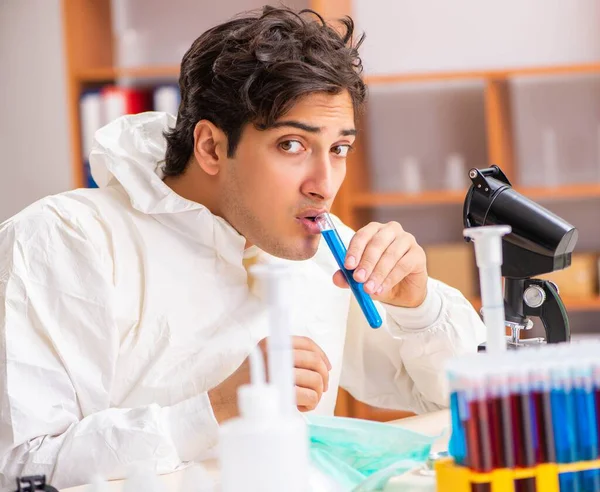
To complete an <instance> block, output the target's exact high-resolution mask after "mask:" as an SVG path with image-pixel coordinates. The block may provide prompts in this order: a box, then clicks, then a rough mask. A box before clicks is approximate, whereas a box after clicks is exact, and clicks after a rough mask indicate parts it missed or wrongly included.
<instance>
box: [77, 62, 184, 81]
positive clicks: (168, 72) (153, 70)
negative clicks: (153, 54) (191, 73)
mask: <svg viewBox="0 0 600 492" xmlns="http://www.w3.org/2000/svg"><path fill="white" fill-rule="evenodd" d="M119 77H134V78H139V79H144V78H177V77H179V66H175V65H165V66H155V67H153V66H148V67H136V68H111V67H106V68H95V69H88V70H84V71H82V72H80V73H79V74H78V75H77V79H78V80H79V81H80V82H102V81H107V80H114V79H116V78H119Z"/></svg>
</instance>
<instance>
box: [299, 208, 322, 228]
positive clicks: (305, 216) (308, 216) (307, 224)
mask: <svg viewBox="0 0 600 492" xmlns="http://www.w3.org/2000/svg"><path fill="white" fill-rule="evenodd" d="M324 212H326V210H325V209H307V210H304V211H303V212H302V213H301V214H299V215H298V216H297V217H296V220H297V221H298V222H300V224H301V225H302V227H304V229H305V230H306V231H307V232H308V233H309V234H320V233H321V229H320V228H319V226H318V224H317V223H316V222H315V217H316V216H317V215H320V214H322V213H324Z"/></svg>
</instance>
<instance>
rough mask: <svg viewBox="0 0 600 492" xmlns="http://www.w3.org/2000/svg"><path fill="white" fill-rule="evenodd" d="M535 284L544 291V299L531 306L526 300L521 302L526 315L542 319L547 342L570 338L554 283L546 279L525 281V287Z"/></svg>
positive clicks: (562, 307)
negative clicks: (538, 303)
mask: <svg viewBox="0 0 600 492" xmlns="http://www.w3.org/2000/svg"><path fill="white" fill-rule="evenodd" d="M531 286H537V287H538V288H541V289H542V290H543V291H544V293H545V300H544V301H543V302H542V303H541V305H540V306H537V307H531V306H529V305H528V304H527V302H524V303H523V312H524V314H525V315H526V316H537V317H538V318H540V320H541V321H542V324H543V325H544V329H545V331H546V341H547V342H548V343H559V342H568V341H570V340H571V329H570V327H569V319H568V318H567V311H566V309H565V305H564V304H563V302H562V300H561V298H560V296H559V295H558V290H557V289H556V287H555V285H554V284H553V283H552V282H550V281H548V280H540V279H528V280H526V281H525V289H526V290H527V288H528V287H531Z"/></svg>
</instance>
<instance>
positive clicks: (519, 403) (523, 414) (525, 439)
mask: <svg viewBox="0 0 600 492" xmlns="http://www.w3.org/2000/svg"><path fill="white" fill-rule="evenodd" d="M510 407H511V418H512V430H513V439H514V448H513V449H514V452H515V458H516V460H515V461H516V463H515V464H516V466H517V467H519V468H521V467H522V468H525V467H528V466H531V465H532V464H533V462H534V461H535V460H534V456H533V444H532V442H531V429H530V425H531V419H530V414H529V400H528V396H527V395H519V394H511V395H510ZM515 492H535V479H534V478H526V479H522V480H516V481H515Z"/></svg>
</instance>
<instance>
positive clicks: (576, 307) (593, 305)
mask: <svg viewBox="0 0 600 492" xmlns="http://www.w3.org/2000/svg"><path fill="white" fill-rule="evenodd" d="M562 300H563V302H564V303H565V307H566V308H567V311H570V312H574V311H599V310H600V296H593V297H563V298H562ZM469 302H470V303H471V304H473V307H474V308H475V309H476V310H477V311H479V309H480V308H481V299H479V298H476V299H469Z"/></svg>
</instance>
